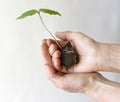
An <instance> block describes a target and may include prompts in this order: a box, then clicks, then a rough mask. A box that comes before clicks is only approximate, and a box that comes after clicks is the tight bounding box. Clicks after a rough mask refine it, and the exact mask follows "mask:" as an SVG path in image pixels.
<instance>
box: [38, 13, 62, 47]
mask: <svg viewBox="0 0 120 102" xmlns="http://www.w3.org/2000/svg"><path fill="white" fill-rule="evenodd" d="M38 15H39V18H40V20H41V23H42V24H43V26H44V28H45V29H46V30H47V32H48V33H49V34H50V35H51V36H52V38H53V39H54V40H55V42H56V44H57V45H58V47H59V48H60V49H62V47H61V45H60V44H59V42H58V41H57V40H56V38H55V37H54V35H53V34H52V33H51V32H50V31H49V30H48V28H47V26H46V25H45V23H44V21H43V19H42V17H41V15H40V13H38Z"/></svg>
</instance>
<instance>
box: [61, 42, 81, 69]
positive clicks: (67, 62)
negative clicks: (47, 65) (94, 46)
mask: <svg viewBox="0 0 120 102" xmlns="http://www.w3.org/2000/svg"><path fill="white" fill-rule="evenodd" d="M78 62H79V56H78V53H77V52H76V51H75V49H74V48H73V46H72V45H71V43H70V42H67V43H66V45H65V46H63V47H62V50H61V63H62V65H63V66H64V67H65V68H66V70H68V69H69V68H70V67H71V66H73V65H74V64H77V63H78Z"/></svg>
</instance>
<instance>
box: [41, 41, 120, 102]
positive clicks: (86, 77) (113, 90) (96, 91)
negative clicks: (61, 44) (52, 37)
mask: <svg viewBox="0 0 120 102" xmlns="http://www.w3.org/2000/svg"><path fill="white" fill-rule="evenodd" d="M41 48H42V55H43V58H44V68H45V70H46V72H47V76H48V79H49V80H50V81H51V82H52V83H53V84H54V85H55V86H56V87H58V88H60V89H63V90H65V91H68V92H78V93H79V92H80V93H84V94H86V95H88V96H90V97H92V98H93V99H95V100H96V101H99V102H118V101H120V99H119V97H120V84H119V83H115V82H112V81H110V80H107V79H105V78H104V77H103V76H102V75H100V74H99V73H71V74H70V73H68V74H66V73H62V72H59V71H58V70H56V68H55V67H54V64H53V62H52V58H51V55H50V54H49V46H48V45H47V40H44V41H43V43H42V47H41Z"/></svg>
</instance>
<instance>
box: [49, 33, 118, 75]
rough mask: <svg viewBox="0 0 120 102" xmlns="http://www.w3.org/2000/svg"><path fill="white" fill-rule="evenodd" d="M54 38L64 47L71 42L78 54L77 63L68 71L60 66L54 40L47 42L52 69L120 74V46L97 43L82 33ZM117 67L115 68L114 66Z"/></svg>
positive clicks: (57, 34)
mask: <svg viewBox="0 0 120 102" xmlns="http://www.w3.org/2000/svg"><path fill="white" fill-rule="evenodd" d="M56 36H57V37H58V38H59V39H60V41H59V43H60V44H61V45H62V46H64V45H65V44H66V42H67V41H71V42H72V44H73V47H74V48H75V50H76V51H77V52H78V54H79V59H80V61H79V63H78V64H76V65H73V66H72V67H71V68H70V69H69V70H68V71H66V70H65V68H64V66H62V65H61V61H60V54H61V53H60V51H59V50H58V47H57V45H56V43H55V41H54V40H50V39H49V40H47V44H48V46H49V53H50V55H51V56H52V62H53V64H54V67H55V68H56V69H57V70H59V71H61V72H70V73H71V72H72V73H75V72H93V71H111V72H120V63H119V62H120V53H119V52H120V44H107V43H100V42H97V41H95V40H93V39H91V38H90V37H88V36H86V35H84V34H83V33H73V32H59V33H56ZM116 65H117V66H116Z"/></svg>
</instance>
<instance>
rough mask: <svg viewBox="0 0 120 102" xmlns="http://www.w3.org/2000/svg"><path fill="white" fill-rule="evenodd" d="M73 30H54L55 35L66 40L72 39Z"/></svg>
mask: <svg viewBox="0 0 120 102" xmlns="http://www.w3.org/2000/svg"><path fill="white" fill-rule="evenodd" d="M73 35H74V34H73V32H70V31H66V32H56V34H55V36H56V37H57V38H59V39H61V40H68V41H71V40H73V37H74V36H73Z"/></svg>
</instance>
